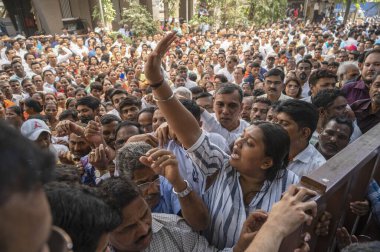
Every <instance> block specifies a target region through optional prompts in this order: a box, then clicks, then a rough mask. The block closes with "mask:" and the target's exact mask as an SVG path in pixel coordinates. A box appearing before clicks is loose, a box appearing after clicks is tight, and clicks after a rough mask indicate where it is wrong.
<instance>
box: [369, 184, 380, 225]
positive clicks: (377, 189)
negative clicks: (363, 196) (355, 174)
mask: <svg viewBox="0 0 380 252" xmlns="http://www.w3.org/2000/svg"><path fill="white" fill-rule="evenodd" d="M367 197H368V199H369V200H370V202H371V205H372V213H373V215H374V217H375V219H376V220H377V222H378V223H379V224H380V186H379V184H378V183H377V182H376V181H375V180H374V179H372V181H371V183H369V186H368V194H367Z"/></svg>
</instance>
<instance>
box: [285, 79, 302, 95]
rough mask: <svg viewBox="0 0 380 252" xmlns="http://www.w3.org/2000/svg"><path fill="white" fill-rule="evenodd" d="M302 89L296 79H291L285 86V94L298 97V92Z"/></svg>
mask: <svg viewBox="0 0 380 252" xmlns="http://www.w3.org/2000/svg"><path fill="white" fill-rule="evenodd" d="M299 90H300V86H299V85H298V84H297V82H295V81H289V83H288V84H287V85H286V87H285V94H286V95H288V96H290V97H293V98H297V95H298V92H299Z"/></svg>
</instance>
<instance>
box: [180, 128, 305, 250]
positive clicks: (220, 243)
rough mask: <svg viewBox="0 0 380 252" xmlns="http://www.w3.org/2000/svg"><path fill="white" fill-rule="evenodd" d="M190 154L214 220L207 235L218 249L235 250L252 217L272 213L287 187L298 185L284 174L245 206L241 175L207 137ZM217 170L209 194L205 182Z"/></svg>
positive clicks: (296, 180) (290, 174) (267, 182)
mask: <svg viewBox="0 0 380 252" xmlns="http://www.w3.org/2000/svg"><path fill="white" fill-rule="evenodd" d="M187 151H188V153H189V155H190V157H191V158H192V159H193V161H194V163H195V164H197V166H196V167H198V169H199V170H200V171H199V175H200V176H202V179H201V181H203V183H202V184H199V186H200V188H199V191H200V192H201V195H202V198H203V201H204V202H205V204H206V205H207V207H208V209H209V212H210V216H211V222H210V226H209V227H208V229H207V230H205V232H204V235H205V236H206V238H207V239H208V241H209V242H210V244H212V245H214V246H216V247H217V248H219V249H222V248H225V247H233V246H234V245H235V244H236V243H237V241H238V239H239V235H240V231H241V229H242V227H243V223H244V221H245V220H246V218H247V216H248V214H249V213H251V212H253V211H255V210H258V209H262V210H264V211H270V210H271V208H272V205H273V204H274V203H275V202H277V201H279V200H280V198H281V195H282V193H283V192H284V191H286V189H287V187H288V186H289V185H291V184H296V183H298V181H299V178H298V176H297V175H295V174H294V173H293V172H291V171H288V170H283V171H282V172H281V174H279V175H278V176H277V178H276V179H275V180H273V181H272V182H270V181H265V182H264V185H263V187H262V188H261V191H260V192H259V193H257V194H256V195H255V197H254V198H253V199H252V201H251V203H250V204H249V205H247V206H246V205H245V204H244V200H243V194H242V190H241V187H240V182H239V177H240V174H239V172H238V171H236V169H234V168H233V167H231V165H230V164H229V158H230V157H229V156H228V155H227V154H225V153H224V152H223V151H221V150H220V149H219V148H218V147H217V146H216V145H213V144H211V143H210V142H209V140H208V138H207V137H206V136H205V135H204V134H202V135H201V136H200V137H199V139H198V140H197V142H196V143H195V144H194V145H193V146H192V147H191V148H189V149H188V150H187ZM216 169H218V170H219V173H218V175H217V177H216V179H215V181H214V183H213V184H212V185H211V186H210V187H209V188H208V189H207V190H206V178H207V176H210V175H212V174H214V172H215V170H216Z"/></svg>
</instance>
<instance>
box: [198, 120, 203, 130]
mask: <svg viewBox="0 0 380 252" xmlns="http://www.w3.org/2000/svg"><path fill="white" fill-rule="evenodd" d="M198 125H199V128H202V125H203V123H202V121H201V120H199V121H198Z"/></svg>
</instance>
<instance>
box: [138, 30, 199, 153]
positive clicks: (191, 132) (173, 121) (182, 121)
mask: <svg viewBox="0 0 380 252" xmlns="http://www.w3.org/2000/svg"><path fill="white" fill-rule="evenodd" d="M176 39H177V36H176V32H171V33H170V34H168V35H166V36H165V37H164V38H163V39H162V40H161V41H160V42H159V43H158V45H157V47H156V48H155V49H154V51H153V52H152V53H151V54H150V55H149V57H148V61H147V63H146V64H145V76H146V78H147V79H148V81H149V83H150V85H151V87H152V88H153V94H154V97H155V98H156V99H157V101H156V102H157V105H158V107H159V108H160V110H161V111H162V113H163V114H164V116H165V118H166V120H167V122H168V124H169V125H170V127H171V128H172V130H173V131H174V132H175V134H176V136H177V138H178V140H179V141H180V142H181V143H182V145H183V146H184V147H185V148H190V147H191V146H192V145H193V144H194V143H195V142H196V141H197V139H198V138H199V137H200V135H201V133H202V131H201V129H200V127H199V125H198V123H197V121H196V120H195V118H194V117H193V115H192V114H191V113H190V112H189V111H188V110H187V109H186V108H185V107H184V106H182V104H181V103H180V102H179V101H178V100H177V98H175V97H174V95H173V91H172V89H171V88H170V86H169V85H168V83H167V81H166V80H165V79H164V74H163V72H162V71H161V61H162V58H163V56H164V55H165V53H166V52H167V51H168V50H169V48H170V45H171V44H172V43H173V42H174V41H175V40H176Z"/></svg>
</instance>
